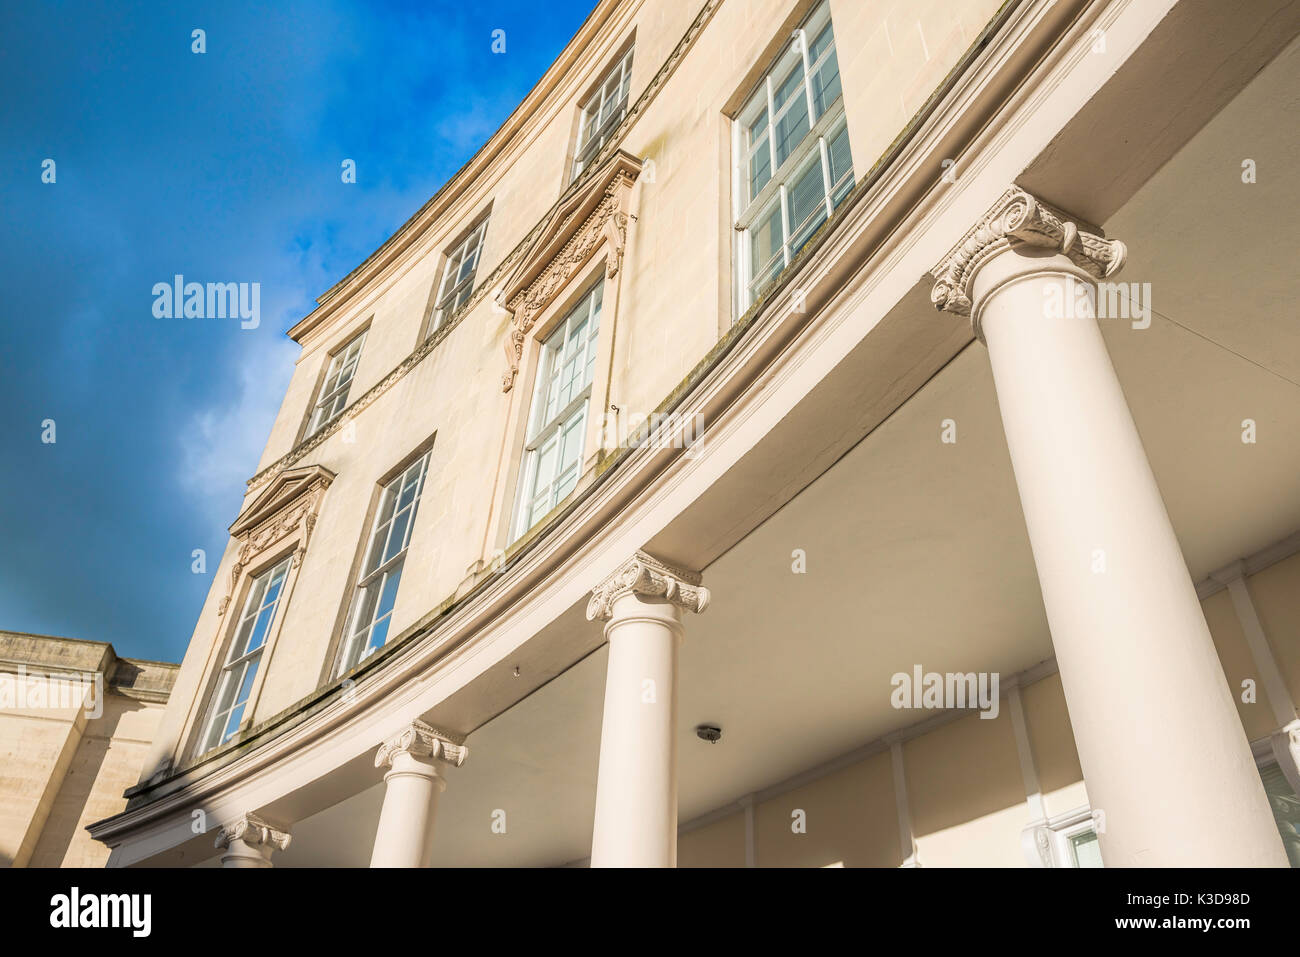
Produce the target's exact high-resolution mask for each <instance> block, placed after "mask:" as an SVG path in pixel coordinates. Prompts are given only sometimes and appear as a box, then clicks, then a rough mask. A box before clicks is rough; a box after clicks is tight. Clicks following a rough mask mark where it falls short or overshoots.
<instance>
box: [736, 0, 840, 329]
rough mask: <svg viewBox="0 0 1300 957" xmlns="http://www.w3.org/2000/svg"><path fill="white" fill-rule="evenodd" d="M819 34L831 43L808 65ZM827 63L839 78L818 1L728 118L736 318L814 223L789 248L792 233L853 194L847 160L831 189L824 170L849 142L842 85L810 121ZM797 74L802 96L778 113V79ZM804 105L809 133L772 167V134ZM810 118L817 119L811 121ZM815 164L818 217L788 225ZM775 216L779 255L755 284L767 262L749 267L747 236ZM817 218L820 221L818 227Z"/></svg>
mask: <svg viewBox="0 0 1300 957" xmlns="http://www.w3.org/2000/svg"><path fill="white" fill-rule="evenodd" d="M824 29H830V30H831V37H830V43H829V44H828V45H827V47H826V48H825V49H824V50H823V51H822V52H821V54H820V55H819V56H818V57H817V59H816V60H815V61H812V60H811V58H810V51H809V42H810V39H816V38H817V37H818V36H820V34H821V32H822V31H823V30H824ZM831 57H834V58H835V71H836V74H838V73H839V55H838V50H837V46H836V42H835V36H834V29H833V27H832V25H831V14H830V4H829V2H828V0H822V2H821V3H820V4H819V5H818V6H817V8H816V9H814V10H813V11H812V13H810V14H809V15H808V17H807V19H805V20H804V22H803V24H802V25H801V26H800V27H799V29H797V30H795V31H794V35H793V36H792V37H791V40H790V44H789V46H788V47H787V48H786V50H785V52H784V53H782V54H781V55H780V56H778V57H777V59H776V61H775V62H774V63H773V64H772V65H771V66H770V67H769V68H768V70H767V72H766V73H765V74H764V75H763V78H762V79H761V80H760V81H759V82H758V84H757V85H756V87H755V89H754V90H753V92H751V93H750V95H749V97H748V98H747V99H746V101H745V104H744V106H742V107H741V108H740V110H739V111H738V112H737V114H736V116H735V117H734V121H733V123H732V125H731V128H732V176H733V182H734V184H735V188H734V189H733V190H732V206H733V221H734V224H735V234H736V246H735V256H734V262H735V265H736V289H735V302H736V312H737V314H740V313H743V312H744V311H745V310H746V309H748V308H749V307H750V306H751V305H752V304H753V302H754V300H755V299H756V298H757V295H758V293H760V292H761V291H762V289H763V288H764V287H766V285H767V284H768V283H770V282H772V281H773V280H775V279H776V277H777V276H779V275H780V274H781V272H782V271H783V270H784V269H785V268H786V267H788V266H789V265H790V263H791V261H792V260H793V259H794V257H795V256H796V255H797V254H798V251H799V249H800V248H802V246H803V244H804V243H806V242H807V241H808V239H809V238H810V237H811V236H812V234H814V233H815V232H816V231H817V229H818V228H820V225H821V224H820V223H815V224H814V225H813V226H812V227H811V228H808V229H807V231H806V232H805V233H804V234H803V235H802V236H800V237H799V242H798V243H795V242H794V234H795V233H796V232H799V231H800V229H801V227H803V226H804V223H808V222H814V217H816V216H824V219H829V218H830V217H831V216H832V215H833V214H834V211H835V207H836V206H837V205H838V204H839V203H840V202H841V201H842V200H843V199H844V197H845V196H847V195H848V194H849V193H850V192H851V191H852V187H853V183H854V173H853V158H852V155H851V153H850V154H848V169H847V170H846V171H843V172H842V173H841V175H840V177H839V179H837V180H835V181H834V182H832V180H831V168H830V150H829V144H830V143H832V142H834V141H835V140H836V139H837V138H838V137H839V136H840V135H841V134H843V135H845V136H847V135H848V134H847V118H846V117H845V114H844V93H843V87H842V81H841V88H840V91H839V92H838V93H837V94H836V95H835V97H834V99H832V100H831V102H830V103H827V104H823V106H824V110H823V112H822V114H821V115H820V116H817V115H816V105H815V98H814V95H813V80H814V78H815V77H818V76H819V75H820V73H821V71H822V70H823V68H825V67H827V65H828V63H829V60H830V58H831ZM796 67H799V68H801V69H802V71H803V76H802V81H801V87H802V94H803V95H802V97H800V96H799V95H798V94H795V95H792V96H791V97H790V98H789V99H788V100H787V101H786V102H784V103H782V105H781V106H780V108H779V109H778V108H777V107H776V105H775V92H776V87H777V85H778V83H779V78H782V77H786V76H788V75H789V71H791V70H793V69H794V68H796ZM800 102H802V107H803V109H804V110H806V115H807V117H808V120H809V128H808V130H807V131H806V132H805V133H804V135H803V137H802V138H801V139H800V140H799V142H798V143H797V144H795V145H793V146H792V148H791V149H790V152H789V154H788V155H787V156H786V157H785V159H784V160H782V161H780V162H778V160H777V149H776V127H777V124H778V123H779V122H780V121H781V120H783V119H784V118H785V117H787V116H789V115H790V113H791V111H792V110H793V109H794V108H795V105H796V104H798V103H800ZM760 117H762V118H765V121H764V122H763V123H762V124H761V132H759V133H758V135H757V136H756V137H755V138H754V141H753V142H752V143H747V142H746V137H747V135H748V134H749V132H750V130H751V129H752V128H753V127H754V126H755V125H756V124H757V123H758V121H759V119H760ZM814 117H815V119H814ZM761 151H766V153H767V168H768V178H767V180H766V181H765V183H764V184H763V185H762V186H761V187H760V188H759V190H758V192H757V193H754V194H753V195H752V196H751V195H750V191H751V182H750V175H749V169H750V161H751V159H752V158H753V157H754V156H757V155H759V154H760V152H761ZM814 163H818V164H820V166H821V177H822V197H821V199H822V203H821V209H820V211H819V212H817V213H814V214H810V216H809V218H808V219H806V220H805V221H804V223H791V222H790V187H791V186H792V185H793V184H794V183H795V182H796V181H797V180H798V179H799V177H800V176H801V175H803V174H804V173H805V172H806V171H807V170H808V169H809V168H810V167H811V166H812V165H813V164H814ZM778 207H779V210H780V227H781V236H780V249H779V261H778V260H777V258H776V257H775V256H774V257H773V259H772V260H770V261H769V263H770V264H771V265H772V266H774V267H775V268H774V270H773V271H772V272H771V274H770V275H769V276H767V278H765V279H764V280H762V282H758V280H757V279H756V278H755V276H754V269H755V266H756V265H757V266H767V265H769V264H768V263H759V264H755V263H754V262H753V261H752V260H753V250H752V239H751V230H752V229H753V228H754V227H755V226H757V225H759V224H760V223H762V222H765V221H766V219H767V218H768V216H769V215H770V214H771V213H772V212H773V210H774V209H776V208H778ZM824 219H823V221H824Z"/></svg>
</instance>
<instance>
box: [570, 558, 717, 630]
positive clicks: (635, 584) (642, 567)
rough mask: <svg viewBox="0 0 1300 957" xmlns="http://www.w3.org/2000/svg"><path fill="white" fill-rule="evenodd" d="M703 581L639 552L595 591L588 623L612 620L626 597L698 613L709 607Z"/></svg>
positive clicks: (696, 574)
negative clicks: (660, 601)
mask: <svg viewBox="0 0 1300 957" xmlns="http://www.w3.org/2000/svg"><path fill="white" fill-rule="evenodd" d="M700 581H701V577H700V575H699V573H697V572H690V571H686V570H685V569H683V568H674V567H673V566H672V565H666V564H664V563H663V562H661V561H659V559H657V558H655V557H653V556H652V555H647V554H646V553H645V552H642V551H638V552H636V553H635V554H634V555H633V556H632V557H631V558H629V559H628V560H627V561H625V562H624V563H623V564H622V565H620V566H619V567H618V568H617V569H615V571H614V573H613V574H612V575H610V576H609V577H608V578H606V579H605V580H604V581H603V582H601V583H600V584H599V585H597V586H596V587H595V589H593V590H592V593H591V600H590V601H588V602H587V620H588V621H597V620H602V621H604V620H608V619H609V618H611V617H612V616H613V614H614V611H613V608H614V602H615V600H616V599H618V598H622V597H623V596H624V595H642V596H645V597H647V598H663V599H666V600H667V601H669V602H671V603H672V604H674V605H676V606H677V607H678V608H680V609H682V610H683V611H693V612H695V613H696V614H698V613H700V612H702V611H704V609H705V608H707V607H708V606H709V590H708V589H707V588H705V587H704V586H703V585H701V584H700Z"/></svg>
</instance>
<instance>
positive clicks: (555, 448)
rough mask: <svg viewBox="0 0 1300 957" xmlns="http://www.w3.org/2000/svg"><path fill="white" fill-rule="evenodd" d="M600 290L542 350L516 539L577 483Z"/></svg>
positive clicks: (522, 472)
mask: <svg viewBox="0 0 1300 957" xmlns="http://www.w3.org/2000/svg"><path fill="white" fill-rule="evenodd" d="M602 289H603V283H600V282H598V283H597V284H596V285H595V286H593V287H592V289H591V290H590V291H589V292H588V293H587V294H586V295H584V296H583V297H582V299H581V300H580V301H579V302H578V304H577V305H576V306H575V307H574V308H573V309H572V311H570V312H569V314H568V315H567V316H565V318H564V321H563V322H562V323H561V324H560V326H559V328H557V329H556V330H555V331H554V332H553V333H551V335H550V337H549V338H548V339H547V340H546V342H545V343H543V345H542V354H541V358H540V360H539V362H538V366H537V385H536V387H535V388H534V390H533V404H532V407H531V409H530V411H529V414H528V436H527V440H526V442H525V445H524V459H523V464H522V467H521V469H520V482H519V505H518V508H517V510H516V516H517V517H516V519H515V537H516V538H518V537H519V536H520V535H522V534H523V533H524V532H526V531H528V529H530V528H532V527H533V525H534V524H536V522H537V520H538V519H540V518H541V517H542V516H543V515H545V514H546V513H547V512H549V511H550V510H551V509H553V508H554V507H555V506H556V505H558V504H559V503H560V501H561V500H562V499H563V498H564V497H565V496H566V495H568V494H569V493H570V492H571V491H573V488H574V486H575V485H577V484H578V476H579V475H580V473H581V471H582V452H583V448H582V447H583V440H584V437H585V435H586V431H587V406H588V404H589V403H590V400H591V380H592V378H593V374H594V373H595V370H596V336H597V333H598V332H599V331H600V302H601V292H602Z"/></svg>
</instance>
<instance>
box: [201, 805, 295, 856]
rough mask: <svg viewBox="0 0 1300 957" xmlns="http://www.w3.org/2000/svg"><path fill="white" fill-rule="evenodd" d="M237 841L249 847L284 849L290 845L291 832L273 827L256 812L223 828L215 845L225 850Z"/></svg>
mask: <svg viewBox="0 0 1300 957" xmlns="http://www.w3.org/2000/svg"><path fill="white" fill-rule="evenodd" d="M237 841H239V842H242V843H244V844H246V845H248V846H249V847H264V848H267V849H268V850H276V851H283V850H285V849H286V848H287V847H288V846H289V832H288V831H282V830H280V829H279V828H276V827H272V826H271V825H270V824H267V823H266V822H265V821H263V820H262V819H261V818H260V817H257V816H256V815H255V814H245V815H244V816H243V817H241V818H240V819H239V820H237V821H235V822H234V823H232V824H227V825H226V826H225V827H223V828H221V830H220V831H219V832H218V833H217V840H216V842H215V845H214V846H215V847H216V848H218V849H219V850H225V849H227V848H229V847H230V846H231V845H233V844H234V843H235V842H237Z"/></svg>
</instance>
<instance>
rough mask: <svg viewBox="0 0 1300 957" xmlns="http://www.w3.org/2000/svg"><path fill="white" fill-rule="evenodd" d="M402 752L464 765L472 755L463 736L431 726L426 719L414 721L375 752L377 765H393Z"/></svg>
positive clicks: (454, 764) (423, 758)
mask: <svg viewBox="0 0 1300 957" xmlns="http://www.w3.org/2000/svg"><path fill="white" fill-rule="evenodd" d="M399 754H409V755H411V756H412V757H414V758H419V759H420V760H423V761H430V760H436V761H445V762H446V763H447V764H450V765H452V766H453V767H457V768H458V767H460V766H461V765H462V764H464V763H465V759H466V758H467V757H469V748H467V747H465V745H464V743H463V739H461V738H458V737H456V736H454V735H451V734H447V733H446V732H444V731H439V730H438V729H437V728H434V727H430V726H429V725H427V724H425V723H424V722H423V721H412V722H411V723H410V724H409V725H407V726H406V727H405V728H403V729H402V730H401V731H399V732H397V734H395V735H393V736H392V737H391V738H389V739H388V740H387V741H385V742H384V743H383V744H382V745H380V746H379V751H378V752H377V753H376V754H375V767H377V768H382V767H392V766H393V759H394V758H395V757H397V756H398V755H399Z"/></svg>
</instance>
